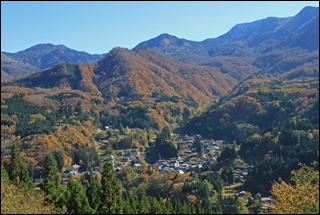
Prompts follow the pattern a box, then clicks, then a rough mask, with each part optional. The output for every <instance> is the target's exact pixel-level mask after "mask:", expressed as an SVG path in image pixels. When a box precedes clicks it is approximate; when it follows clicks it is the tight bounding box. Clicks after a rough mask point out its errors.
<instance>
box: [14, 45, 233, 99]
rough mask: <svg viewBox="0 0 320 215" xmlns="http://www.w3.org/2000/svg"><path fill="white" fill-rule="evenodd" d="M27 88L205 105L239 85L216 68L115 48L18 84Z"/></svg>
mask: <svg viewBox="0 0 320 215" xmlns="http://www.w3.org/2000/svg"><path fill="white" fill-rule="evenodd" d="M16 83H17V84H19V85H20V86H24V87H42V88H52V87H71V88H72V89H80V90H83V91H92V92H101V93H102V94H103V95H104V96H105V97H132V96H138V97H141V96H147V97H152V96H156V95H162V96H169V97H174V96H176V97H178V98H183V99H185V100H190V99H191V101H193V102H196V103H201V104H205V103H208V102H209V101H212V99H214V98H218V97H221V96H223V95H225V94H226V93H227V92H228V91H230V90H231V88H232V87H233V86H234V85H235V84H236V83H237V81H236V80H235V79H233V78H231V77H229V76H228V75H225V74H223V73H221V72H219V71H217V70H215V69H214V68H212V67H208V66H199V65H189V64H184V63H181V62H178V61H176V60H172V59H170V58H167V57H164V56H162V55H160V54H159V53H157V52H155V51H152V50H149V49H146V48H138V49H135V50H128V49H123V48H115V49H113V50H112V51H111V52H110V53H108V54H107V55H106V56H105V57H104V58H103V59H101V60H100V61H98V62H97V63H91V64H88V63H83V64H79V65H75V64H67V63H61V64H58V65H57V66H54V67H52V68H50V69H48V70H45V71H43V72H38V73H36V74H32V75H30V76H28V77H27V78H24V79H21V80H19V81H17V82H16Z"/></svg>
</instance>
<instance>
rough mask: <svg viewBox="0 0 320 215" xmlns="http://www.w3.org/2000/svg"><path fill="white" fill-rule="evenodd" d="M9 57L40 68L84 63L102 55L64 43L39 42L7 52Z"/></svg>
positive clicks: (97, 58) (95, 59)
mask: <svg viewBox="0 0 320 215" xmlns="http://www.w3.org/2000/svg"><path fill="white" fill-rule="evenodd" d="M5 54H6V55H8V56H9V57H11V58H13V59H15V60H17V61H20V62H24V63H28V64H31V65H33V66H35V67H38V68H40V69H46V68H49V67H52V66H54V65H56V64H58V63H61V62H65V63H73V64H75V63H84V62H94V61H97V60H99V59H100V58H101V57H102V55H91V54H88V53H86V52H80V51H77V50H73V49H70V48H68V47H66V46H64V45H53V44H39V45H35V46H32V47H31V48H28V49H26V50H24V51H20V52H17V53H5Z"/></svg>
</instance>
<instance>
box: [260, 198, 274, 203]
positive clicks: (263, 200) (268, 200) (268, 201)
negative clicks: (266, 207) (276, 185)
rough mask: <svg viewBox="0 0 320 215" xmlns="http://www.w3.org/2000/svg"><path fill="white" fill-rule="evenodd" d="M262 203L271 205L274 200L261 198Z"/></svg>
mask: <svg viewBox="0 0 320 215" xmlns="http://www.w3.org/2000/svg"><path fill="white" fill-rule="evenodd" d="M261 201H262V203H269V204H271V203H272V202H273V199H272V198H271V197H261Z"/></svg>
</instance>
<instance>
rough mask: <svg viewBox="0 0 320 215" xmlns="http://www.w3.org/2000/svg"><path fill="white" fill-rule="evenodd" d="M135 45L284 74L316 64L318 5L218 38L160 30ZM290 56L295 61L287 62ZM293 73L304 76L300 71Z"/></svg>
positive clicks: (195, 59)
mask: <svg viewBox="0 0 320 215" xmlns="http://www.w3.org/2000/svg"><path fill="white" fill-rule="evenodd" d="M137 47H147V48H151V49H153V50H155V51H158V52H160V53H161V54H164V55H166V56H168V57H172V58H174V59H176V60H178V61H181V62H184V63H192V64H199V65H208V66H213V67H215V68H217V69H220V70H221V65H228V66H229V67H233V68H236V67H237V66H236V65H237V64H239V61H240V62H242V65H243V66H245V67H250V66H251V67H255V71H258V70H263V71H264V70H266V69H267V70H268V71H272V74H273V75H274V76H276V77H284V76H283V75H282V74H283V73H288V72H294V71H295V70H297V69H298V68H300V70H301V68H302V67H303V65H304V64H306V65H311V64H312V65H316V63H315V60H316V59H318V58H319V8H317V7H305V8H304V9H302V10H301V11H300V12H299V13H298V14H297V15H295V16H293V17H287V18H276V17H268V18H266V19H262V20H257V21H254V22H250V23H244V24H237V25H235V26H234V27H233V28H232V29H231V30H230V31H228V32H227V33H226V34H223V35H221V36H220V37H218V38H211V39H206V40H204V41H200V42H195V41H189V40H185V39H179V38H177V37H175V36H172V35H169V34H163V35H160V36H158V37H156V38H154V39H151V40H148V41H145V42H142V43H140V44H139V45H137ZM296 53H298V55H299V56H302V58H301V57H297V56H296ZM270 55H271V56H275V58H276V59H277V62H276V64H275V65H274V66H273V65H272V64H270V65H269V66H268V67H267V68H266V67H265V64H267V63H268V60H264V59H270ZM293 58H294V59H295V61H296V63H294V64H291V66H290V65H289V64H290V63H292V59H293ZM261 61H263V62H261ZM288 65H289V67H288ZM306 67H308V66H306ZM314 69H316V68H315V67H314ZM289 70H291V71H289ZM229 73H231V74H232V77H234V78H236V79H237V80H239V81H241V80H243V79H245V78H247V77H248V75H249V74H247V73H243V72H242V71H239V72H238V73H237V74H235V73H234V72H229ZM305 74H307V73H305ZM295 77H296V78H305V76H302V75H296V76H295ZM311 77H314V76H313V75H312V76H311Z"/></svg>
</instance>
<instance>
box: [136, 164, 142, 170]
mask: <svg viewBox="0 0 320 215" xmlns="http://www.w3.org/2000/svg"><path fill="white" fill-rule="evenodd" d="M134 167H135V168H137V169H142V165H141V163H135V164H134Z"/></svg>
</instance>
